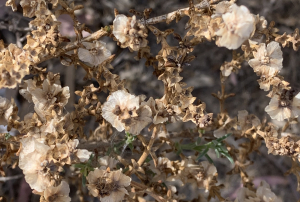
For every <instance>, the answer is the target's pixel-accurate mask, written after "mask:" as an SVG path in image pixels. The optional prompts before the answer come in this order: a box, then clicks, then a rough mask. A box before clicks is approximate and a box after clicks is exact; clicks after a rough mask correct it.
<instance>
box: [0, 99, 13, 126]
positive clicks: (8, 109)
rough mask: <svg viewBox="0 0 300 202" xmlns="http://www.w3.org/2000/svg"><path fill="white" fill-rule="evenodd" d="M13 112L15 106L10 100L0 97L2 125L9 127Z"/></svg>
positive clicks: (0, 121) (0, 119) (0, 122)
mask: <svg viewBox="0 0 300 202" xmlns="http://www.w3.org/2000/svg"><path fill="white" fill-rule="evenodd" d="M12 112H13V105H12V104H11V102H10V101H9V100H8V99H6V98H4V97H1V96H0V125H7V123H8V120H9V117H10V116H11V115H12Z"/></svg>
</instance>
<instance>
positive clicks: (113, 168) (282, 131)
mask: <svg viewBox="0 0 300 202" xmlns="http://www.w3.org/2000/svg"><path fill="white" fill-rule="evenodd" d="M6 5H7V6H11V8H12V10H13V11H16V10H17V7H18V6H20V7H22V9H23V15H24V16H26V17H29V18H31V19H30V22H29V28H28V29H26V30H27V31H28V35H27V36H26V38H27V40H26V41H25V42H24V44H21V45H22V47H19V46H17V45H16V44H9V45H7V44H4V42H3V41H0V72H1V74H0V88H16V87H19V93H20V94H21V95H22V96H23V97H24V98H25V99H26V100H27V101H28V102H29V103H32V104H33V105H34V112H33V113H28V114H26V115H25V116H24V118H23V119H21V118H19V117H18V107H17V105H16V103H15V101H14V100H13V99H12V100H8V99H7V98H3V97H0V114H1V117H0V124H1V125H5V126H7V130H8V132H7V133H3V134H1V135H0V144H1V148H2V150H1V151H2V153H1V158H0V160H1V169H0V171H1V174H2V175H5V172H3V167H7V166H11V167H12V168H15V167H16V166H18V167H19V168H20V169H21V170H22V171H23V174H24V176H25V180H26V182H27V183H28V184H29V186H30V187H31V189H33V193H34V194H37V195H40V201H41V202H46V201H59V202H67V201H71V197H70V196H69V193H70V186H69V184H72V185H75V186H76V188H77V192H76V193H77V195H79V198H80V200H81V201H87V200H90V199H91V197H97V198H98V199H99V200H100V201H103V202H112V201H124V200H125V201H139V202H143V201H154V200H155V201H160V202H164V201H165V202H167V201H170V202H176V201H178V202H179V201H186V200H187V198H188V197H187V196H186V195H184V194H182V192H180V191H179V189H180V188H182V187H188V186H190V188H191V189H192V192H193V193H195V194H194V195H196V197H195V198H194V199H192V200H193V201H210V200H211V199H212V198H215V199H216V200H218V201H229V199H228V198H226V197H224V196H222V192H221V191H222V190H224V189H226V188H224V185H223V184H220V183H218V170H219V169H222V168H218V167H216V165H214V160H215V159H216V158H222V157H225V158H227V159H228V166H229V165H230V164H232V165H233V169H232V170H231V171H229V172H228V173H227V175H233V174H239V175H240V179H241V183H242V184H243V187H242V188H240V189H239V190H238V192H237V196H236V199H235V200H234V201H236V202H238V201H264V202H279V201H282V199H280V198H279V197H277V196H276V195H275V194H274V193H273V192H272V190H271V189H270V186H269V185H268V184H267V183H266V182H262V183H261V185H260V186H259V187H255V186H254V184H253V182H252V180H253V176H250V175H249V174H248V173H247V170H246V169H247V167H248V166H249V165H251V161H250V158H249V155H250V154H251V153H253V152H258V151H259V148H260V147H264V144H263V143H265V146H266V147H267V149H268V152H269V153H272V154H274V155H283V156H287V157H290V158H291V160H292V162H293V164H292V167H291V170H289V171H288V172H287V174H291V173H293V174H295V175H296V176H297V179H298V191H299V190H300V177H299V176H300V175H299V173H300V166H299V163H298V161H299V158H300V139H299V137H298V136H295V134H294V133H293V132H292V131H288V126H289V125H291V124H295V123H297V122H298V120H297V117H298V116H299V115H300V101H299V99H300V97H299V96H300V94H299V93H297V92H296V89H294V88H293V87H292V86H291V85H290V84H289V83H288V82H287V81H285V80H284V78H283V77H282V76H280V74H279V73H280V71H281V69H282V68H283V64H282V62H283V54H282V50H281V49H282V47H288V46H289V45H290V43H292V44H293V49H294V50H295V51H296V50H298V48H299V46H300V43H299V41H300V37H299V30H298V29H296V30H295V32H294V33H290V34H286V33H284V34H283V35H279V34H278V33H277V32H278V29H276V28H275V27H274V26H275V24H274V22H271V23H270V24H269V25H268V24H267V21H266V20H265V18H264V17H263V16H258V15H254V14H252V13H250V11H249V10H248V8H247V7H245V6H243V5H241V6H238V5H237V4H236V3H235V1H234V0H231V1H225V0H224V1H215V0H211V1H208V0H202V1H200V3H199V1H198V2H193V1H192V0H190V1H189V6H188V7H186V8H182V9H178V10H176V11H174V12H171V13H168V14H164V15H161V16H156V17H150V13H151V9H145V10H144V11H143V12H138V11H135V10H131V13H133V15H132V16H126V15H124V14H119V12H118V11H117V10H115V19H114V20H113V22H111V25H108V26H105V27H103V28H101V29H100V30H98V31H96V32H94V33H90V35H89V36H87V37H83V31H89V30H88V28H87V27H86V26H85V24H81V23H79V21H78V19H77V17H76V15H75V12H76V11H77V10H80V9H82V8H83V6H82V5H77V4H76V3H75V1H67V0H57V1H55V0H51V1H49V0H48V1H45V0H34V1H29V0H21V1H20V2H19V5H18V1H15V0H8V1H7V3H6ZM63 14H67V15H69V16H70V17H71V19H72V20H73V22H74V25H73V26H74V31H75V34H76V39H75V40H73V41H71V39H70V38H67V37H64V36H62V34H61V33H60V29H59V27H60V26H62V25H61V22H60V21H59V20H58V19H59V16H61V15H63ZM184 16H187V17H188V18H189V20H188V22H187V24H186V29H187V32H186V35H185V36H180V35H179V34H178V33H175V32H174V30H173V29H168V30H159V29H158V28H157V26H156V25H157V24H158V23H167V24H169V23H170V22H172V21H174V20H175V21H176V23H178V22H179V21H180V20H181V19H182V18H183V17H184ZM150 34H153V35H154V36H155V37H156V39H157V43H158V44H159V45H160V48H161V49H160V50H159V51H158V52H157V53H155V52H154V51H153V50H151V48H150V46H149V40H148V35H150ZM104 36H107V37H110V38H111V39H113V40H114V41H115V42H116V43H117V45H118V46H119V47H120V48H128V49H129V50H130V51H131V52H135V54H136V57H135V58H136V59H137V60H141V59H143V60H145V65H146V66H151V67H152V68H153V75H154V76H155V77H156V78H157V80H159V81H162V82H161V83H162V84H163V86H164V94H163V96H162V97H146V96H145V95H133V94H132V93H131V92H129V91H128V90H127V88H126V84H125V81H124V80H121V78H120V76H119V75H117V74H114V73H112V69H113V66H112V63H113V61H114V60H115V55H114V53H111V52H110V51H109V50H108V48H107V47H106V43H105V42H103V41H101V37H104ZM167 39H168V40H167ZM171 39H175V40H174V41H175V42H176V43H177V44H178V45H177V46H171V45H169V43H170V42H169V41H170V40H171ZM206 41H209V42H211V43H214V42H213V41H215V44H216V45H217V46H218V47H225V48H227V49H230V50H233V56H232V60H231V61H230V62H228V61H226V62H224V64H223V65H222V66H220V72H221V73H220V80H221V91H220V92H218V93H213V96H214V97H216V98H217V99H218V100H219V103H220V110H219V112H218V113H217V114H213V113H211V112H208V111H207V110H206V104H205V103H204V102H202V101H200V100H199V99H198V98H197V97H194V96H193V94H192V91H193V87H186V85H187V84H186V83H184V82H182V79H183V77H182V76H181V75H182V72H183V71H184V70H185V69H186V67H187V66H189V65H190V62H191V61H193V60H194V59H195V57H196V55H193V50H194V49H195V48H197V47H196V46H197V45H198V44H200V43H203V42H206ZM281 46H282V47H281ZM236 49H239V50H238V51H237V50H236ZM208 51H209V50H208ZM112 54H113V55H112ZM53 58H58V59H59V60H60V61H61V63H62V64H63V65H65V66H74V67H77V66H80V67H82V68H83V69H84V70H85V72H86V75H85V79H86V80H93V81H95V82H94V84H91V85H89V86H84V88H83V89H82V90H78V91H76V92H74V89H73V90H71V89H70V88H69V87H68V86H62V84H61V81H60V75H59V74H54V73H53V72H50V71H47V69H46V68H41V66H40V64H41V63H42V62H45V61H47V60H50V59H53ZM244 61H246V62H248V64H249V66H250V67H251V68H253V71H254V72H255V73H256V74H257V75H258V76H259V77H260V78H259V79H258V83H259V86H260V88H261V89H262V90H264V91H268V92H269V93H268V97H267V98H266V99H269V100H270V103H269V105H268V106H266V108H265V111H266V112H267V114H269V117H270V118H271V119H276V120H278V121H281V122H284V123H285V125H284V126H283V127H281V126H280V124H279V125H275V124H273V123H271V122H269V123H267V122H266V120H262V121H261V120H260V119H259V118H258V117H257V116H255V115H254V114H249V113H248V112H247V111H246V110H242V111H238V113H237V114H236V116H235V117H230V115H229V113H228V112H227V111H226V106H225V100H226V99H227V98H229V97H233V96H234V94H232V93H226V92H225V85H226V81H227V79H228V77H229V76H230V75H231V74H234V73H237V72H238V70H239V69H240V68H241V64H242V63H243V62H244ZM26 75H31V76H30V77H28V76H27V77H25V76H26ZM95 83H97V85H95ZM101 92H104V93H106V95H107V99H106V101H105V102H103V103H101V102H100V99H99V94H100V93H101ZM74 93H75V94H76V95H78V96H79V97H80V99H79V100H78V103H77V104H75V109H74V110H73V111H67V110H65V107H66V106H67V104H68V102H69V99H70V97H71V95H73V94H74ZM88 117H94V118H95V120H96V122H97V123H98V124H99V127H98V128H97V129H96V130H95V131H93V132H91V133H90V134H86V133H85V132H84V130H83V128H84V127H85V126H86V125H87V122H86V120H87V118H88ZM189 121H191V122H192V123H194V124H195V125H194V127H193V128H191V129H190V130H189V131H184V130H182V131H172V132H171V131H168V128H167V125H168V124H170V123H179V122H189ZM12 130H15V131H17V132H16V133H15V134H13V133H12V132H10V131H12ZM147 130H148V132H150V131H152V132H151V133H152V135H150V134H148V132H147ZM116 133H117V134H118V135H115V134H116ZM229 136H231V137H233V138H234V143H235V144H232V143H230V142H229V141H227V139H228V137H229ZM245 140H246V141H245ZM127 148H129V149H130V150H131V155H124V153H123V152H124V150H126V149H127ZM211 150H213V151H214V152H215V154H216V155H215V156H212V154H211V153H210V151H211ZM1 199H4V198H1Z"/></svg>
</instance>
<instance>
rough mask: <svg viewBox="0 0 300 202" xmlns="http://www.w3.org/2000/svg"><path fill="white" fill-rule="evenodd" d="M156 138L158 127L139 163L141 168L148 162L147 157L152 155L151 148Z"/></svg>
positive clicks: (154, 129) (154, 130)
mask: <svg viewBox="0 0 300 202" xmlns="http://www.w3.org/2000/svg"><path fill="white" fill-rule="evenodd" d="M156 136H157V129H156V127H154V128H153V133H152V136H151V139H150V141H149V144H148V146H147V147H145V150H144V152H143V154H142V156H141V157H140V159H139V160H138V162H137V163H138V164H139V166H142V164H143V163H144V161H145V160H146V158H147V156H148V155H149V154H150V151H151V147H152V146H153V143H154V141H155V139H156Z"/></svg>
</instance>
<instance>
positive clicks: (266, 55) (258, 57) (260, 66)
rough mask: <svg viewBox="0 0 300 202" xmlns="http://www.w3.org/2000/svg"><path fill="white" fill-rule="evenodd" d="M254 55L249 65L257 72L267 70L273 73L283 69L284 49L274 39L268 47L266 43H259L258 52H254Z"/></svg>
mask: <svg viewBox="0 0 300 202" xmlns="http://www.w3.org/2000/svg"><path fill="white" fill-rule="evenodd" d="M253 55H254V58H253V59H251V60H249V65H250V66H251V67H252V68H253V69H254V71H255V72H258V71H260V72H262V71H265V72H266V71H267V72H268V74H269V75H273V74H274V73H275V72H276V71H278V72H279V71H280V70H281V69H282V61H283V58H282V51H281V47H280V45H279V43H278V42H275V41H272V42H271V43H269V44H268V45H267V47H266V44H265V43H261V44H259V47H258V49H257V52H253Z"/></svg>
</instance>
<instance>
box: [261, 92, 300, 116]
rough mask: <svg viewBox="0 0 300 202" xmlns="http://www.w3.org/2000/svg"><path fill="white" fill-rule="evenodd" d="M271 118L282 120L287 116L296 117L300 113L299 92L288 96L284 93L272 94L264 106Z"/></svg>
mask: <svg viewBox="0 0 300 202" xmlns="http://www.w3.org/2000/svg"><path fill="white" fill-rule="evenodd" d="M265 110H266V112H267V113H268V114H269V115H270V117H271V118H272V119H276V120H278V121H283V120H284V119H288V118H296V117H298V116H299V115H300V93H298V94H297V95H296V96H290V95H288V94H286V93H282V95H280V96H279V95H274V96H273V97H272V99H271V101H270V103H269V105H268V106H267V107H266V108H265Z"/></svg>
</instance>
